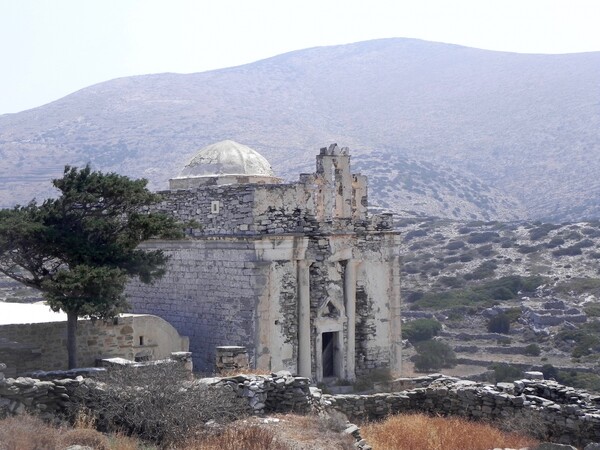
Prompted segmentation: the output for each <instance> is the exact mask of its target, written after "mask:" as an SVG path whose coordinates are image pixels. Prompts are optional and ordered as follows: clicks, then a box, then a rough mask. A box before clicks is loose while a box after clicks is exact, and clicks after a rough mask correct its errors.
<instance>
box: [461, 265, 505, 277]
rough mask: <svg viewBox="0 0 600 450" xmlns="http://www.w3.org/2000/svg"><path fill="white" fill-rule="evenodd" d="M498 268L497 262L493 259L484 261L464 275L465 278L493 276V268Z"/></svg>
mask: <svg viewBox="0 0 600 450" xmlns="http://www.w3.org/2000/svg"><path fill="white" fill-rule="evenodd" d="M497 268H498V264H497V263H496V261H494V260H490V261H484V262H483V263H481V264H480V265H479V266H477V267H476V268H475V270H473V272H471V273H467V274H465V275H463V276H464V278H465V280H483V279H485V278H491V277H493V276H494V270H496V269H497Z"/></svg>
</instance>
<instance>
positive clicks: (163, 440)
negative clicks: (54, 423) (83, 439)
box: [71, 364, 249, 446]
mask: <svg viewBox="0 0 600 450" xmlns="http://www.w3.org/2000/svg"><path fill="white" fill-rule="evenodd" d="M75 395H76V396H77V397H78V398H79V399H81V400H82V402H80V403H78V404H76V405H74V408H75V410H74V411H72V412H71V413H72V415H73V417H78V416H80V415H81V410H83V411H84V415H86V414H89V413H91V414H93V419H94V420H95V425H96V427H97V428H98V429H99V430H101V431H104V432H124V433H126V434H128V435H133V436H136V437H139V438H140V439H142V440H145V441H149V442H153V443H155V444H159V445H162V446H168V445H174V444H177V443H178V442H180V441H183V440H185V439H188V438H193V437H194V435H196V434H201V433H202V429H203V427H204V424H205V423H206V422H208V421H210V420H214V421H217V422H220V423H223V422H229V421H233V420H236V419H239V418H242V417H245V416H247V414H248V412H249V411H248V409H249V406H248V402H247V401H246V400H245V399H242V398H239V397H237V396H236V395H235V393H234V392H232V391H231V390H226V389H224V388H223V387H222V386H221V387H212V386H207V385H206V384H202V383H200V382H189V381H186V380H184V379H183V377H182V374H181V373H179V372H178V368H177V367H176V366H173V365H168V364H164V365H156V366H154V367H147V368H144V369H143V370H136V369H135V368H130V367H124V368H120V369H111V370H109V371H108V372H107V373H106V374H105V375H104V376H103V378H102V379H100V382H99V381H94V380H86V382H85V383H83V384H82V385H81V386H80V387H79V388H78V389H77V391H76V394H75Z"/></svg>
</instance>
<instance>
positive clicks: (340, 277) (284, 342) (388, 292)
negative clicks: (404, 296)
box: [127, 141, 401, 380]
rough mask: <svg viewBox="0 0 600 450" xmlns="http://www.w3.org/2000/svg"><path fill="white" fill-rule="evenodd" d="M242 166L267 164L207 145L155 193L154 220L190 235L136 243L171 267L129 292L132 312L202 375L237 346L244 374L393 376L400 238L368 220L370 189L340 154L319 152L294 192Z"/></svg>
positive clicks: (385, 219)
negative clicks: (162, 324) (162, 326)
mask: <svg viewBox="0 0 600 450" xmlns="http://www.w3.org/2000/svg"><path fill="white" fill-rule="evenodd" d="M222 155H225V156H222ZM227 155H229V156H227ZM202 161H210V164H209V166H207V167H203V166H202ZM239 161H241V162H239ZM249 162H251V164H249ZM192 163H193V164H192ZM247 167H253V168H256V167H262V168H265V167H268V163H267V162H266V160H264V158H262V157H260V155H258V154H257V153H256V152H254V151H252V150H251V149H248V148H247V147H244V146H241V145H240V144H237V143H232V141H226V142H224V143H219V144H214V145H213V146H209V147H207V148H205V149H203V150H201V151H200V152H199V153H198V155H197V156H196V157H195V158H194V159H193V160H192V162H191V163H190V165H189V166H186V169H184V171H183V172H182V175H181V176H179V177H178V178H175V179H173V180H171V190H169V191H164V192H161V194H162V196H163V201H162V202H161V203H160V204H159V205H157V206H156V210H158V211H161V212H166V213H168V214H171V215H173V216H175V217H176V218H178V219H180V220H182V221H193V222H192V225H191V226H192V228H190V229H189V230H188V239H186V240H182V241H150V242H147V243H145V244H144V246H145V247H146V248H152V249H161V250H163V251H164V252H165V253H166V254H168V255H169V256H170V257H171V260H170V262H169V266H168V268H167V273H166V275H165V277H164V278H163V279H162V280H160V281H159V282H157V283H155V284H154V285H151V286H147V285H143V284H141V283H135V282H133V283H131V284H130V285H129V287H128V290H127V293H128V299H129V302H130V303H131V305H132V306H133V310H134V312H141V313H149V314H156V315H158V316H161V317H163V318H164V319H166V320H167V321H169V322H170V323H171V324H173V326H174V327H175V328H177V330H178V331H179V332H180V333H181V334H184V335H186V336H189V338H190V350H191V351H192V352H193V355H194V365H195V367H196V368H197V369H198V370H200V371H204V372H213V371H214V370H215V366H214V361H215V349H216V347H219V346H244V347H246V349H247V351H248V357H249V364H250V366H251V367H253V368H258V369H263V370H270V371H274V372H276V371H279V370H288V371H290V372H292V373H296V374H299V375H302V376H305V377H309V378H313V379H316V380H322V379H324V378H328V377H337V378H344V379H350V380H352V379H354V378H355V377H356V376H357V375H360V374H362V373H364V372H367V371H369V370H371V369H373V368H378V367H383V368H390V369H392V370H398V369H399V365H400V361H401V357H400V351H401V334H400V323H401V322H400V279H399V276H400V261H399V254H398V253H399V252H398V248H399V236H398V234H397V233H396V232H395V231H393V229H392V222H391V217H390V216H387V215H379V216H371V215H369V214H368V213H367V206H368V197H367V180H366V178H365V177H364V176H362V175H360V174H352V173H351V171H350V155H349V152H348V149H347V148H340V147H338V146H337V145H335V144H333V145H331V146H330V147H328V148H323V149H321V151H320V153H319V154H318V155H317V162H316V171H315V173H312V174H301V175H300V179H299V181H298V182H296V183H280V180H279V179H277V178H275V177H273V174H272V172H271V171H270V169H268V170H267V169H264V170H263V171H262V172H261V171H258V172H247ZM224 168H226V169H224ZM211 170H214V171H215V173H212V174H211V172H210V171H211ZM224 170H228V171H230V172H231V173H228V172H224ZM261 170H262V169H261ZM190 173H196V174H201V175H196V176H190V175H189V174H190Z"/></svg>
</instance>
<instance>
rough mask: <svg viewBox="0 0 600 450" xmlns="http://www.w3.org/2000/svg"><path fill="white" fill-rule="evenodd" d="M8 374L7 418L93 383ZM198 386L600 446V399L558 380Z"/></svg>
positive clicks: (55, 410) (293, 405) (266, 402)
mask: <svg viewBox="0 0 600 450" xmlns="http://www.w3.org/2000/svg"><path fill="white" fill-rule="evenodd" d="M3 369H4V365H2V364H0V417H1V416H6V415H8V414H20V413H23V412H25V411H35V412H39V413H42V414H43V415H44V414H45V415H53V414H59V413H60V412H61V411H63V410H64V408H65V407H66V406H67V404H68V403H69V402H78V401H79V399H78V398H77V396H76V391H77V389H76V388H77V387H78V386H80V385H81V384H82V383H84V382H86V381H85V380H86V379H84V377H82V376H81V375H79V376H77V377H76V378H74V379H69V378H64V379H56V380H52V381H43V380H40V379H34V378H25V377H20V378H16V379H13V378H4V377H3V375H2V371H3ZM88 382H89V381H88ZM198 383H204V384H209V385H211V386H215V387H219V388H222V389H224V390H227V391H229V392H231V391H233V392H235V393H236V394H237V396H238V397H242V398H246V399H247V400H248V406H249V410H250V411H252V412H253V413H254V414H266V413H270V412H276V411H277V412H298V413H305V412H308V411H310V410H317V411H319V410H328V409H335V410H338V411H341V412H343V413H345V414H346V415H347V416H348V417H349V419H350V420H351V421H359V420H364V419H379V418H383V417H385V416H387V415H389V414H395V413H406V412H424V413H430V414H441V415H459V416H463V417H467V418H470V419H478V420H486V421H492V422H493V421H498V420H505V419H513V420H516V421H517V422H519V421H521V422H522V423H521V424H522V425H524V426H525V427H526V426H530V427H536V429H538V430H540V431H543V432H545V433H547V435H549V436H551V437H552V439H553V440H554V441H558V442H563V443H569V444H573V445H579V446H582V447H583V446H585V445H588V444H590V443H593V442H600V396H598V395H592V394H590V393H587V392H585V391H582V390H579V389H575V388H572V387H568V386H563V385H560V384H558V383H556V382H554V381H547V380H536V379H523V380H518V381H515V382H512V383H498V384H497V385H488V384H483V383H477V382H474V381H467V380H461V379H458V378H453V377H446V376H443V375H439V374H436V375H430V376H426V377H420V378H413V379H398V380H395V381H393V382H392V383H391V389H392V390H393V392H381V393H375V394H367V395H351V394H347V395H327V394H323V393H322V392H321V391H320V390H319V389H317V388H314V387H311V386H310V380H309V379H308V378H304V377H295V376H292V375H291V374H290V373H289V372H286V371H281V372H278V373H273V374H271V375H268V376H258V375H239V376H234V377H224V378H205V379H201V380H198ZM192 386H193V384H192Z"/></svg>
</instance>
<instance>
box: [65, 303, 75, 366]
mask: <svg viewBox="0 0 600 450" xmlns="http://www.w3.org/2000/svg"><path fill="white" fill-rule="evenodd" d="M67 353H68V354H69V369H75V368H76V367H77V314H76V313H72V312H68V313H67Z"/></svg>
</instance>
